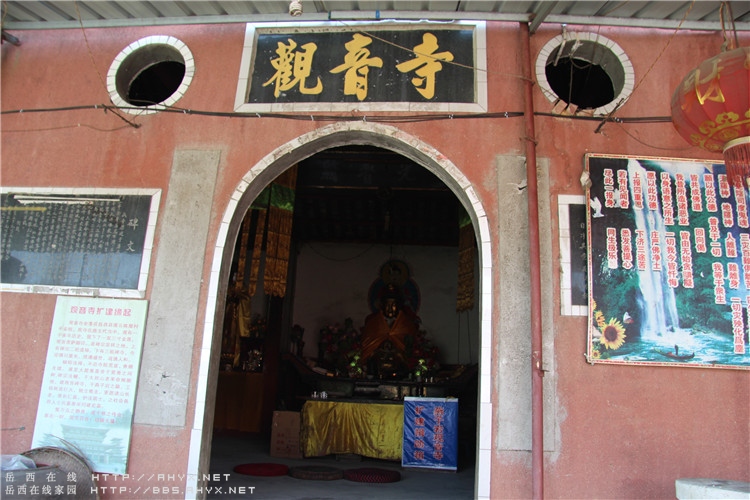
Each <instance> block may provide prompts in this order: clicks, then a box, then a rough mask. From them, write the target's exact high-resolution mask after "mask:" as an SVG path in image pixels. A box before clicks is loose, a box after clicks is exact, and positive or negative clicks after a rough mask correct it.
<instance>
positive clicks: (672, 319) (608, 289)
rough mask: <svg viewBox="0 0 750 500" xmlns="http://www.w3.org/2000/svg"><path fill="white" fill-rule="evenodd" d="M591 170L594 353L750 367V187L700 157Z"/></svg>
mask: <svg viewBox="0 0 750 500" xmlns="http://www.w3.org/2000/svg"><path fill="white" fill-rule="evenodd" d="M586 170H587V174H588V176H589V179H590V185H589V187H588V188H587V189H586V198H587V203H586V205H587V217H586V222H587V236H588V245H587V246H588V295H589V297H588V299H589V322H588V323H589V324H588V347H587V353H586V354H587V358H588V360H589V362H591V363H623V364H645V365H667V366H693V367H715V368H735V369H750V349H748V341H749V339H748V327H749V326H750V317H749V316H748V306H749V305H750V290H749V284H750V219H749V217H748V202H749V201H750V195H749V193H748V190H747V187H743V186H739V187H738V186H735V185H733V184H732V183H730V182H729V180H728V178H727V176H726V173H725V167H724V164H723V163H710V162H705V161H696V160H677V159H661V158H635V157H619V156H599V155H588V156H587V157H586Z"/></svg>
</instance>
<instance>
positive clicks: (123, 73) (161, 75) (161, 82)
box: [107, 35, 195, 115]
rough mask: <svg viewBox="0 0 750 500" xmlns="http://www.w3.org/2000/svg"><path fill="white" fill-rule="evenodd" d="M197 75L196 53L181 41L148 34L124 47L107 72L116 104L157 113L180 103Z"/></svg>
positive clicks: (145, 112)
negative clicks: (194, 56)
mask: <svg viewBox="0 0 750 500" xmlns="http://www.w3.org/2000/svg"><path fill="white" fill-rule="evenodd" d="M194 74H195V61H194V59H193V54H192V53H191V52H190V49H188V47H187V45H185V44H184V43H183V42H181V41H180V40H178V39H176V38H174V37H172V36H166V35H156V36H148V37H145V38H141V39H140V40H136V41H135V42H133V43H131V44H130V45H128V46H127V47H125V49H123V50H122V51H121V52H120V53H119V54H118V55H117V57H115V59H114V61H112V64H111V66H110V67H109V72H108V73H107V90H108V91H109V96H110V99H111V100H112V103H113V104H114V105H115V106H117V107H119V108H121V109H122V110H123V111H125V112H127V113H131V114H137V115H141V114H148V113H156V112H158V111H160V110H162V109H165V108H166V107H168V106H172V105H173V104H174V103H176V102H177V101H178V100H179V99H180V98H181V97H182V96H183V95H184V94H185V92H186V91H187V88H188V86H189V85H190V82H191V81H192V79H193V75H194Z"/></svg>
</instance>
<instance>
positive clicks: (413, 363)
mask: <svg viewBox="0 0 750 500" xmlns="http://www.w3.org/2000/svg"><path fill="white" fill-rule="evenodd" d="M405 354H406V366H407V368H408V369H409V373H410V374H411V375H413V376H414V377H417V378H422V377H426V376H428V374H430V373H433V372H435V371H436V370H438V369H439V368H440V362H439V361H438V359H439V358H440V350H439V349H438V348H437V346H435V345H433V344H432V342H430V340H429V339H428V338H427V332H425V331H424V330H420V331H419V332H418V333H417V335H416V336H408V337H406V353H405Z"/></svg>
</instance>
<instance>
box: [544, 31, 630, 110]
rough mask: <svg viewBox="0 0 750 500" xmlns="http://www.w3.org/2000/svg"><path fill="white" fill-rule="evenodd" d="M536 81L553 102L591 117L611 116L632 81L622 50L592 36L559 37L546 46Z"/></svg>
mask: <svg viewBox="0 0 750 500" xmlns="http://www.w3.org/2000/svg"><path fill="white" fill-rule="evenodd" d="M585 35H588V36H585ZM591 37H593V38H594V39H593V40H591V39H589V38H591ZM537 80H538V81H539V82H540V87H541V88H542V90H543V91H544V93H545V94H546V95H547V98H548V99H550V101H552V102H553V103H558V102H559V101H562V102H564V103H566V104H567V105H573V107H574V108H573V109H575V110H591V111H593V113H594V114H607V113H610V112H611V111H612V110H614V109H615V108H616V107H617V106H618V105H620V104H622V103H623V102H624V101H625V100H627V98H628V97H629V96H630V93H631V92H632V90H633V81H634V79H633V67H632V65H631V64H630V60H629V59H628V58H627V56H626V55H625V53H624V52H623V51H622V49H620V47H619V46H617V44H615V43H614V42H612V41H611V40H607V39H604V38H603V37H601V36H599V35H596V34H594V33H589V34H586V33H579V34H578V35H577V36H576V38H575V39H570V38H567V39H566V37H565V36H563V35H561V36H559V37H556V38H554V39H553V40H551V41H550V42H549V43H547V45H545V47H544V49H543V50H542V52H541V53H540V54H539V58H538V60H537Z"/></svg>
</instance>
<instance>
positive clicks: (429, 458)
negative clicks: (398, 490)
mask: <svg viewBox="0 0 750 500" xmlns="http://www.w3.org/2000/svg"><path fill="white" fill-rule="evenodd" d="M403 450H404V451H403V454H402V455H401V465H402V466H403V467H424V468H428V469H442V470H453V471H455V470H457V469H458V399H454V398H447V399H446V398H417V397H406V398H404V446H403Z"/></svg>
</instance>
